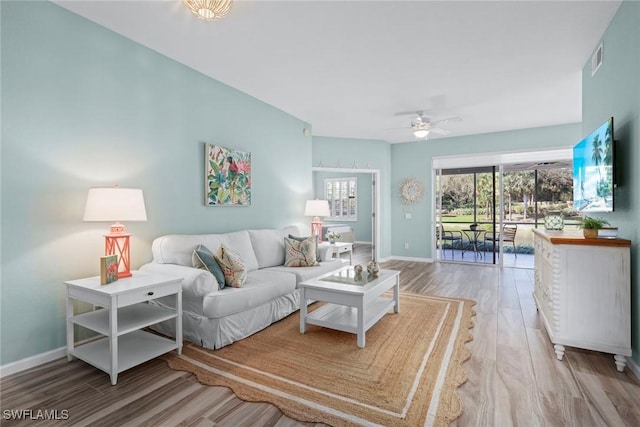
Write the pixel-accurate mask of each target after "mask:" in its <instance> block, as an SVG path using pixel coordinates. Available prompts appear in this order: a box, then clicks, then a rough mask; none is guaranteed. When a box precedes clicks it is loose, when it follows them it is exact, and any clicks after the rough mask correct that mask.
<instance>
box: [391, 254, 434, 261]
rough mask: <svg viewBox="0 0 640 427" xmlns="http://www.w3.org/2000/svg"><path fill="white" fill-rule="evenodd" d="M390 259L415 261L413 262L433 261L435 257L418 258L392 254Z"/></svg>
mask: <svg viewBox="0 0 640 427" xmlns="http://www.w3.org/2000/svg"><path fill="white" fill-rule="evenodd" d="M388 260H397V261H413V262H433V258H418V257H412V256H397V255H392V256H391V257H389V258H388Z"/></svg>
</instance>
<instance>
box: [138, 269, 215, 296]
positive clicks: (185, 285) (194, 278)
mask: <svg viewBox="0 0 640 427" xmlns="http://www.w3.org/2000/svg"><path fill="white" fill-rule="evenodd" d="M140 270H141V271H148V272H149V273H160V274H167V275H171V276H177V277H182V296H183V297H185V298H189V299H202V298H203V297H204V296H205V295H208V294H210V293H212V292H218V281H217V280H216V278H215V277H214V276H213V274H211V273H209V272H208V271H207V270H202V269H199V268H194V267H187V266H184V265H178V264H158V263H155V262H152V263H149V264H145V265H143V266H142V267H140Z"/></svg>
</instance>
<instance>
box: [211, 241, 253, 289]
mask: <svg viewBox="0 0 640 427" xmlns="http://www.w3.org/2000/svg"><path fill="white" fill-rule="evenodd" d="M213 256H214V258H215V259H216V261H218V265H219V266H220V268H221V269H222V273H224V281H225V283H226V284H227V286H233V287H234V288H241V287H242V285H244V282H245V280H247V268H246V267H245V265H244V261H242V258H240V256H239V255H238V254H237V253H235V252H234V251H232V250H231V249H229V248H228V247H227V246H226V245H225V244H224V243H223V244H222V245H220V248H219V249H218V251H217V252H216V253H215V254H214V255H213Z"/></svg>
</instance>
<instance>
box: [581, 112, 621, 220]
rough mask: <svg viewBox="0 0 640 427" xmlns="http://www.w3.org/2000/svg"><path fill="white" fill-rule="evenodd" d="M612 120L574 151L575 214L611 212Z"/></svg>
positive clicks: (612, 184) (612, 178) (612, 175)
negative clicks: (576, 212)
mask: <svg viewBox="0 0 640 427" xmlns="http://www.w3.org/2000/svg"><path fill="white" fill-rule="evenodd" d="M613 141H614V139H613V117H611V118H610V119H609V120H607V121H606V122H605V123H603V124H602V125H601V126H600V127H599V128H598V129H596V130H595V131H593V132H592V133H591V134H590V135H589V136H587V137H586V138H585V139H583V140H582V141H580V142H579V143H577V144H576V145H575V146H574V147H573V206H574V209H575V210H576V211H578V212H612V211H613V188H614V172H613V165H614V158H613V153H614V150H613Z"/></svg>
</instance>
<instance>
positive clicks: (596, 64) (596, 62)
mask: <svg viewBox="0 0 640 427" xmlns="http://www.w3.org/2000/svg"><path fill="white" fill-rule="evenodd" d="M601 65H602V43H600V46H598V49H596V53H594V54H593V56H592V57H591V76H593V75H594V74H595V73H596V71H598V68H600V66H601Z"/></svg>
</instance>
